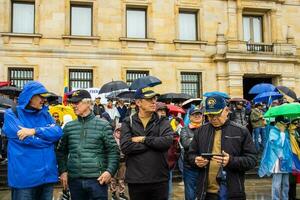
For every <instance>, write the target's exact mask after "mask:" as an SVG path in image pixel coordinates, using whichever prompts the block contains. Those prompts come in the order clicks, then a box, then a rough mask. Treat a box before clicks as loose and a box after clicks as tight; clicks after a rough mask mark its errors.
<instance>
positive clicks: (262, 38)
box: [242, 14, 265, 44]
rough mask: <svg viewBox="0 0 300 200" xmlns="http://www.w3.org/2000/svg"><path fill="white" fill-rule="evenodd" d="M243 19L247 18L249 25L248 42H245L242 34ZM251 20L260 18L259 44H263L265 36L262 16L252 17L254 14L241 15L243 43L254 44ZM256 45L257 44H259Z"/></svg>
mask: <svg viewBox="0 0 300 200" xmlns="http://www.w3.org/2000/svg"><path fill="white" fill-rule="evenodd" d="M244 17H248V18H249V23H250V41H246V40H245V32H244ZM253 18H260V19H261V24H260V26H261V32H260V35H261V42H260V43H264V42H265V35H264V16H263V15H254V14H252V15H251V14H243V15H242V23H243V41H245V42H249V43H252V44H253V43H255V42H254V29H253ZM260 43H258V44H260Z"/></svg>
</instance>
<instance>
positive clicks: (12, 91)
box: [0, 86, 22, 96]
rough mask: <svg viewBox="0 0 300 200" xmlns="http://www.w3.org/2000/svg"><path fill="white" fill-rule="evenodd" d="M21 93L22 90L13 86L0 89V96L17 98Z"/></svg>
mask: <svg viewBox="0 0 300 200" xmlns="http://www.w3.org/2000/svg"><path fill="white" fill-rule="evenodd" d="M21 92H22V89H20V88H18V87H15V86H3V87H0V94H5V95H15V96H19V94H20V93H21Z"/></svg>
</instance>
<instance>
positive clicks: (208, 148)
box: [200, 133, 214, 199]
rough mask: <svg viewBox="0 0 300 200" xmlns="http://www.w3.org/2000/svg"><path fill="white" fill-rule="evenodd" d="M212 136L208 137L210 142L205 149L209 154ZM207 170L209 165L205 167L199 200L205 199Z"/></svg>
mask: <svg viewBox="0 0 300 200" xmlns="http://www.w3.org/2000/svg"><path fill="white" fill-rule="evenodd" d="M213 136H214V133H213V134H212V135H211V136H210V140H209V143H208V147H207V152H209V150H210V146H211V139H212V137H213ZM207 168H209V164H208V166H205V176H204V181H205V182H204V183H203V186H202V194H201V198H200V199H204V198H205V197H206V191H204V189H205V188H204V187H205V185H206V184H207V180H206V178H207V174H208V171H207V170H208V169H207ZM204 193H205V196H204V197H203V194H204Z"/></svg>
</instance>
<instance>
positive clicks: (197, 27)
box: [178, 9, 200, 41]
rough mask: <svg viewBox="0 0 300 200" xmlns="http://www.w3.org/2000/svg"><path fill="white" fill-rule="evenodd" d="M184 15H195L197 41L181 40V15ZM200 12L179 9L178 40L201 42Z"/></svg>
mask: <svg viewBox="0 0 300 200" xmlns="http://www.w3.org/2000/svg"><path fill="white" fill-rule="evenodd" d="M181 13H184V14H193V15H194V16H195V29H196V33H195V34H196V35H195V36H196V38H195V40H185V39H181V38H180V14H181ZM198 17H199V10H191V9H179V12H178V40H182V41H199V40H200V36H199V28H200V27H199V24H198V23H199V19H198Z"/></svg>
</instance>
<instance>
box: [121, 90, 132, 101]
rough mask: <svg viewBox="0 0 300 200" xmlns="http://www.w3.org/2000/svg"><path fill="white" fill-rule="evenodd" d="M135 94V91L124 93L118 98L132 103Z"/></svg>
mask: <svg viewBox="0 0 300 200" xmlns="http://www.w3.org/2000/svg"><path fill="white" fill-rule="evenodd" d="M134 94H135V91H122V92H120V93H119V94H118V95H117V97H118V98H120V99H123V100H129V101H131V100H133V99H134Z"/></svg>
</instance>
